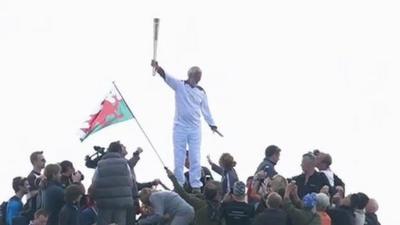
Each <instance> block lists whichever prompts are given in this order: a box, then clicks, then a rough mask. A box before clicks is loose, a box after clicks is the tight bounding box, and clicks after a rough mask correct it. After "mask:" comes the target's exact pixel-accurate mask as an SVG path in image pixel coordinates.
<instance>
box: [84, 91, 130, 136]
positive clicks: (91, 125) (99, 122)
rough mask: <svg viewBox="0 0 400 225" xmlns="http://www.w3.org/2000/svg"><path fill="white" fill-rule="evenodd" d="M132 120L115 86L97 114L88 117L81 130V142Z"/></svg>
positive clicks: (127, 107)
mask: <svg viewBox="0 0 400 225" xmlns="http://www.w3.org/2000/svg"><path fill="white" fill-rule="evenodd" d="M132 118H134V116H133V114H132V112H131V110H130V109H129V106H128V105H127V104H126V102H125V100H124V98H123V97H122V96H121V94H120V92H119V91H118V88H117V86H115V84H114V87H113V88H112V90H111V91H110V92H109V93H108V94H107V95H106V97H105V98H104V100H103V101H102V102H101V104H100V106H99V109H98V111H97V113H95V114H92V115H90V119H89V120H87V121H86V122H85V125H84V128H81V129H80V130H81V135H80V136H81V137H80V139H81V141H84V140H85V139H86V138H87V137H88V136H89V135H91V134H93V133H95V132H97V131H99V130H101V129H103V128H105V127H107V126H110V125H112V124H115V123H119V122H123V121H125V120H129V119H132Z"/></svg>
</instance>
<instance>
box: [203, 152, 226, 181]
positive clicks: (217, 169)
mask: <svg viewBox="0 0 400 225" xmlns="http://www.w3.org/2000/svg"><path fill="white" fill-rule="evenodd" d="M207 161H208V163H209V164H210V166H211V169H212V170H213V171H214V172H216V173H218V174H219V175H221V176H223V175H224V169H223V168H222V167H220V166H218V165H217V164H215V163H213V161H211V158H210V156H209V155H208V156H207Z"/></svg>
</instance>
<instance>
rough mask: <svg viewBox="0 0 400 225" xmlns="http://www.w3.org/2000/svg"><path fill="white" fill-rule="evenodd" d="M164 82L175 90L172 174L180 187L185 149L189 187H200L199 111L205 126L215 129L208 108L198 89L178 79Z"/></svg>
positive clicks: (183, 176)
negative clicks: (187, 151) (187, 158)
mask: <svg viewBox="0 0 400 225" xmlns="http://www.w3.org/2000/svg"><path fill="white" fill-rule="evenodd" d="M164 80H165V82H166V83H167V84H168V85H169V86H170V87H171V88H172V89H173V90H174V91H175V118H174V134H173V143H174V162H175V169H174V174H175V176H176V178H177V180H178V182H179V184H180V185H182V186H183V184H184V183H185V175H184V171H183V170H184V164H185V158H186V150H187V147H188V150H189V162H190V169H189V177H190V181H189V182H190V186H191V187H192V188H200V187H201V186H202V183H201V181H200V178H201V165H200V159H201V155H200V146H201V121H200V117H201V115H200V112H201V114H203V117H204V119H205V120H206V122H207V123H208V125H213V126H215V123H214V120H213V118H212V116H211V113H210V109H209V107H208V102H207V95H206V93H205V92H204V90H203V89H202V88H201V87H199V86H196V87H191V86H190V85H189V84H188V83H186V82H185V81H182V80H177V79H175V78H173V77H171V76H170V75H168V74H165V79H164Z"/></svg>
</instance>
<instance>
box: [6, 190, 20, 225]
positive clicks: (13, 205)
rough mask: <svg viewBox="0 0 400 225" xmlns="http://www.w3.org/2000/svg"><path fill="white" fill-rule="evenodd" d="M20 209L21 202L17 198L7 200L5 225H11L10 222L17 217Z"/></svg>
mask: <svg viewBox="0 0 400 225" xmlns="http://www.w3.org/2000/svg"><path fill="white" fill-rule="evenodd" d="M22 207H23V204H22V200H21V199H20V198H19V197H18V196H13V197H11V198H10V200H8V204H7V215H6V221H7V225H12V220H13V219H14V218H15V217H17V216H19V214H20V213H21V211H22Z"/></svg>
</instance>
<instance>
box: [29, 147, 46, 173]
mask: <svg viewBox="0 0 400 225" xmlns="http://www.w3.org/2000/svg"><path fill="white" fill-rule="evenodd" d="M30 160H31V163H32V165H33V167H34V168H35V169H40V170H41V169H44V167H45V165H46V159H45V158H44V156H43V151H36V152H32V154H31V156H30Z"/></svg>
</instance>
